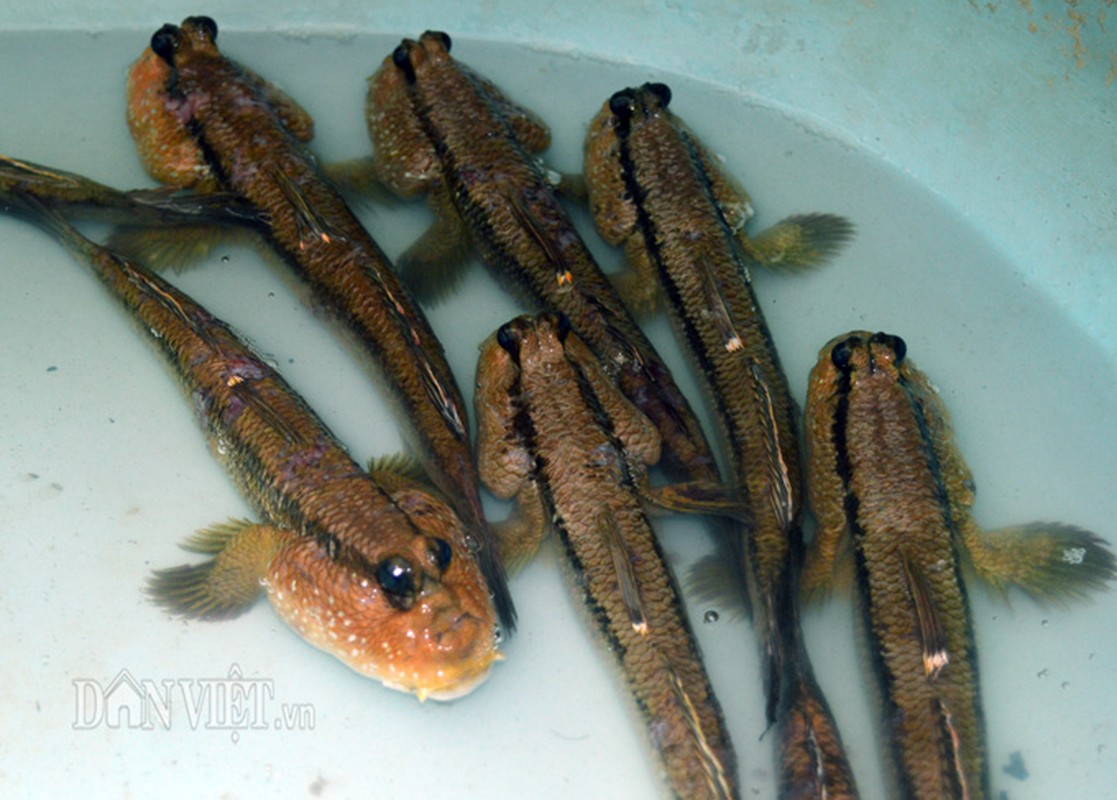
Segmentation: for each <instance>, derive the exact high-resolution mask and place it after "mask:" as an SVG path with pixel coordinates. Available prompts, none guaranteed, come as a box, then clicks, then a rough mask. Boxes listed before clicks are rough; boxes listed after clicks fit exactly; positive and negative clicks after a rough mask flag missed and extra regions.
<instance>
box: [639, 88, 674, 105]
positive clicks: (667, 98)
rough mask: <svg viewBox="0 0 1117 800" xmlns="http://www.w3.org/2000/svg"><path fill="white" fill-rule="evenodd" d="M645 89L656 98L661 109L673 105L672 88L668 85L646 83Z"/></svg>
mask: <svg viewBox="0 0 1117 800" xmlns="http://www.w3.org/2000/svg"><path fill="white" fill-rule="evenodd" d="M644 88H645V89H647V90H648V91H649V92H651V93H652V94H654V95H655V96H656V99H658V100H659V105H660V107H661V108H667V106H668V105H670V104H671V87H670V86H668V85H667V84H666V83H645V84H644Z"/></svg>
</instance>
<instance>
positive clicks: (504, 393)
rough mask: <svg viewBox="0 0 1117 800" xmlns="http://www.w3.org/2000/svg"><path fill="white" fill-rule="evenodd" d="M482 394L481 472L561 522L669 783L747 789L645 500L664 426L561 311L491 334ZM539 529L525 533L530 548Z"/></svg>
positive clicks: (712, 794) (481, 369)
mask: <svg viewBox="0 0 1117 800" xmlns="http://www.w3.org/2000/svg"><path fill="white" fill-rule="evenodd" d="M474 402H475V406H476V411H477V418H478V430H479V436H478V461H479V464H480V468H481V474H482V478H483V480H484V481H485V483H486V485H487V486H488V487H489V488H490V489H491V490H492V491H493V492H494V493H496V494H497V495H498V496H501V497H513V496H515V497H517V502H518V505H519V506H520V511H521V518H523V519H530V520H533V521H534V522H535V523H536V524H537V525H542V524H545V521H547V520H550V521H551V524H552V527H553V529H554V530H555V532H556V533H557V534H558V536H559V538H560V539H561V542H562V547H563V550H564V551H565V553H566V556H567V559H568V562H569V564H570V566H571V569H572V572H573V576H574V580H575V583H576V585H577V586H578V587H579V588H580V589H581V591H582V593H583V595H584V600H585V603H586V607H587V608H588V609H589V613H590V616H591V617H592V619H593V622H594V623H595V624H596V627H597V629H598V631H599V633H600V634H601V635H602V636H603V638H604V639H605V641H606V642H607V643H608V645H609V649H610V651H611V652H612V653H613V654H614V656H615V657H616V659H617V661H618V663H619V665H620V667H621V669H622V672H623V674H624V677H625V681H626V683H627V685H628V688H629V691H630V692H631V694H632V696H633V698H634V700H635V702H636V704H637V706H638V708H639V709H640V711H641V714H642V715H643V716H644V719H645V722H646V725H647V729H648V734H649V736H650V738H651V741H652V743H653V746H654V749H655V750H656V751H657V753H658V755H659V757H660V760H661V763H662V765H663V769H664V771H665V773H666V775H667V778H668V782H669V784H670V787H671V790H672V792H673V793H674V795H675V796H677V797H684V798H729V797H737V796H738V795H737V786H736V765H735V761H734V758H733V751H732V747H731V744H730V741H729V737H728V733H727V731H726V730H725V727H724V722H723V720H722V715H721V709H720V707H719V705H718V702H717V699H716V697H715V696H714V694H713V690H712V688H711V686H710V683H709V680H708V678H707V676H706V673H705V669H704V667H703V665H702V661H701V657H700V655H699V652H698V649H697V645H696V643H695V641H694V637H693V634H692V632H691V630H690V626H689V623H688V622H687V618H686V614H685V611H684V609H683V606H682V603H681V601H680V598H679V594H678V591H677V589H676V587H675V583H674V580H673V579H672V577H671V574H670V572H669V571H668V568H667V566H666V564H665V562H664V558H663V553H662V551H661V550H660V547H659V545H658V544H657V541H656V538H655V536H654V534H653V532H652V530H651V527H650V525H649V523H648V521H647V518H646V517H645V515H644V513H643V510H642V505H641V488H640V486H641V484H642V483H643V482H644V481H646V475H645V474H644V469H645V465H646V464H649V463H654V462H655V461H656V460H658V458H659V450H660V441H659V435H658V433H657V432H656V429H655V428H654V426H653V425H652V424H651V423H650V421H649V420H648V419H647V418H646V417H644V416H643V414H641V413H640V412H639V411H638V410H637V409H636V408H635V407H634V406H633V405H632V404H631V403H629V402H628V401H627V400H626V399H625V398H624V397H623V396H622V395H621V394H620V393H619V391H618V390H617V389H616V387H615V386H614V385H613V384H612V382H611V381H610V379H609V378H608V377H607V376H606V374H605V371H604V370H603V369H602V367H601V365H600V363H599V362H598V361H597V359H596V358H595V357H594V356H593V354H592V352H591V351H590V350H589V348H588V347H587V345H586V344H585V343H584V342H582V341H581V339H580V338H578V336H577V334H575V333H573V332H571V331H570V330H569V325H568V323H567V322H566V321H565V319H563V318H560V317H557V316H555V315H553V314H543V315H540V316H539V317H537V318H530V317H520V318H517V319H516V320H513V321H512V322H509V323H508V324H506V325H504V326H503V327H502V328H501V329H500V330H499V331H498V333H497V334H496V335H495V336H494V337H490V338H489V339H488V340H487V341H486V343H485V344H484V345H483V346H482V350H481V355H480V358H479V361H478V371H477V393H476V395H475V396H474ZM525 506H527V508H525ZM542 533H543V530H542V528H541V527H539V526H536V525H533V527H531V528H530V529H529V530H527V531H525V535H526V536H528V537H530V538H532V546H534V545H536V544H538V540H539V538H540V537H541V536H542Z"/></svg>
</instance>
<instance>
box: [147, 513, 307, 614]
mask: <svg viewBox="0 0 1117 800" xmlns="http://www.w3.org/2000/svg"><path fill="white" fill-rule="evenodd" d="M294 538H296V534H294V533H292V532H291V531H286V530H281V529H279V528H274V527H272V526H270V525H260V524H256V523H254V522H251V521H249V520H243V519H241V520H230V521H228V522H225V523H220V524H217V525H213V526H211V527H209V528H206V529H204V530H201V531H198V532H197V533H195V534H194V535H193V536H191V537H190V538H189V539H187V540H186V542H184V543H183V549H185V550H189V551H190V552H193V553H202V554H206V555H209V556H212V557H211V558H210V559H209V560H207V561H203V562H202V563H200V564H190V565H183V566H180V567H172V568H170V569H161V570H156V571H155V574H154V575H153V576H152V577H151V578H150V579H149V581H148V589H147V593H148V595H149V596H150V597H151V598H152V600H153V601H154V602H155V603H156V604H157V605H160V606H162V607H163V608H165V609H167V610H168V611H171V612H172V613H175V614H181V615H183V616H187V617H195V618H199V619H226V618H229V617H234V616H236V615H237V614H240V613H242V612H243V611H245V610H247V609H248V608H249V607H250V606H251V605H252V604H253V603H254V602H255V601H256V599H257V598H258V597H259V596H260V594H261V592H262V588H261V579H262V578H264V577H266V576H267V574H268V570H269V567H270V566H271V563H272V560H273V559H274V558H275V555H276V553H277V552H278V551H279V549H280V548H281V547H282V546H283V545H285V544H287V543H289V542H291V541H292V540H293V539H294Z"/></svg>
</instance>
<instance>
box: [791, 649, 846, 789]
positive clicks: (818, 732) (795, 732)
mask: <svg viewBox="0 0 1117 800" xmlns="http://www.w3.org/2000/svg"><path fill="white" fill-rule="evenodd" d="M793 648H794V649H795V650H796V651H797V652H789V653H786V654H785V656H786V661H785V667H786V668H785V670H784V675H783V678H782V682H781V693H782V698H781V702H780V709H779V719H778V720H777V731H778V734H777V735H778V737H779V741H778V744H777V748H778V751H779V753H780V793H779V794H780V797H781V798H787V799H788V800H792V799H793V798H794V799H795V800H799V799H800V798H801V799H802V800H806V799H807V798H818V797H825V798H830V800H852V798H856V797H857V796H858V794H857V786H856V783H855V782H854V779H853V770H852V769H851V768H850V765H849V759H848V758H847V757H846V753H845V747H844V746H843V745H842V739H841V735H840V734H839V732H838V727H837V724H836V723H835V722H834V717H833V714H831V712H830V706H829V705H828V704H827V702H826V698H825V697H824V696H823V694H822V690H821V689H820V688H819V686H818V683H817V681H816V680H815V677H814V672H813V670H812V669H811V667H810V662H809V661H808V660H807V656H806V651H805V650H803V649H802V639H801V638H798V639H797V643H796V644H795V645H793Z"/></svg>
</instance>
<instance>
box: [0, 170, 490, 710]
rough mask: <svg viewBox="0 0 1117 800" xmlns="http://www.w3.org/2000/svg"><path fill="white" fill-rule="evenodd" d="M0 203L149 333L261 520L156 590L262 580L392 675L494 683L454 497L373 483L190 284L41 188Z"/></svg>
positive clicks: (481, 604)
mask: <svg viewBox="0 0 1117 800" xmlns="http://www.w3.org/2000/svg"><path fill="white" fill-rule="evenodd" d="M0 208H5V209H6V210H9V211H14V212H17V213H21V214H23V215H25V216H29V217H31V218H32V219H33V220H34V221H36V222H39V223H43V224H45V226H46V227H47V228H48V229H49V230H51V231H52V232H53V233H55V234H56V235H57V236H59V237H60V238H61V239H62V241H63V242H64V243H66V244H67V245H68V246H69V247H70V248H71V249H73V250H74V251H76V252H77V253H78V254H80V255H81V256H83V257H84V258H85V259H86V260H87V261H88V263H89V264H90V265H91V267H92V269H93V271H94V273H95V274H96V275H97V276H98V277H99V278H100V279H101V281H102V283H103V284H104V285H105V286H106V287H107V288H108V289H109V290H110V291H111V292H112V293H113V294H114V295H115V296H116V297H117V298H118V299H119V300H120V302H121V304H122V305H123V306H124V308H125V309H126V310H127V311H128V312H129V314H130V315H131V316H132V317H133V318H134V319H135V320H136V321H137V322H138V323H139V324H140V325H141V326H142V327H143V329H144V330H145V331H146V332H148V333H149V334H150V335H151V337H152V338H153V339H154V340H155V342H156V343H157V345H158V347H159V349H160V351H161V352H162V354H163V355H164V356H165V357H166V359H167V360H168V361H169V363H170V365H171V366H172V368H173V370H174V372H175V373H176V374H177V376H178V377H179V378H180V380H181V381H182V384H183V386H184V388H185V390H186V392H187V395H188V396H189V398H190V399H191V402H192V405H193V407H194V409H195V412H196V413H197V414H198V416H199V418H200V420H201V421H202V424H203V427H204V429H205V432H206V435H207V438H208V439H209V441H210V443H211V446H212V448H213V450H214V452H215V453H216V454H217V455H218V457H219V459H220V460H221V461H222V462H223V463H224V465H225V466H226V468H227V469H228V471H229V473H230V475H231V476H232V477H233V478H234V480H235V482H236V483H237V484H238V486H239V487H240V489H241V491H242V492H243V494H244V495H245V497H246V498H247V499H248V500H249V501H250V502H251V503H252V504H253V505H254V506H255V507H256V509H257V510H258V511H259V513H260V514H261V516H262V518H263V522H261V523H258V524H253V523H250V522H247V521H236V522H230V523H227V524H222V525H217V526H214V527H213V528H211V529H209V530H207V531H203V532H201V533H200V534H198V535H196V536H195V537H194V538H193V539H191V540H190V541H189V542H188V543H187V549H191V550H194V551H196V552H201V553H206V554H209V555H211V556H213V558H212V559H211V560H210V561H208V562H206V563H204V564H200V565H196V566H189V567H180V568H177V569H172V570H166V571H162V572H159V573H157V574H156V577H155V579H154V581H153V585H152V593H153V595H154V596H155V598H156V599H157V600H159V601H160V602H161V603H163V604H164V605H167V606H168V607H170V608H172V609H174V610H175V611H178V612H181V613H185V614H188V615H193V616H200V617H220V616H228V615H231V614H235V613H238V612H239V611H241V610H243V609H244V608H246V607H247V606H248V605H250V604H251V603H252V602H253V601H254V600H255V599H256V598H257V597H258V595H259V594H260V591H261V588H263V589H265V590H266V592H267V594H268V597H269V600H270V601H271V603H272V605H273V607H274V608H275V609H276V611H277V612H278V613H279V615H280V616H281V617H282V618H283V619H284V620H285V621H286V622H287V623H288V624H289V625H291V626H292V627H293V628H295V629H296V630H297V631H298V632H299V633H300V634H301V635H302V636H303V637H304V638H305V639H307V641H309V642H310V643H312V644H314V645H315V646H317V647H319V648H322V649H324V650H326V651H327V652H329V653H331V654H332V655H334V656H335V657H337V658H338V659H340V660H341V661H343V662H344V663H346V664H348V665H349V666H350V667H352V668H353V669H355V670H357V671H358V672H360V673H362V674H365V675H368V676H371V677H374V678H376V679H378V680H380V681H382V682H384V683H385V685H387V686H390V687H392V688H395V689H400V690H403V691H407V692H412V693H415V694H417V695H418V696H419V697H420V698H426V697H432V698H438V699H450V698H453V697H457V696H460V695H462V694H465V693H467V692H469V691H470V690H472V689H473V688H474V687H475V686H476V685H478V684H479V683H480V682H481V681H483V680H484V679H485V677H486V676H487V675H488V673H489V670H490V667H491V665H492V663H493V661H494V660H496V659H497V658H498V657H499V656H498V652H497V649H496V644H495V642H496V636H495V634H496V618H495V613H494V610H493V606H492V603H491V600H490V598H489V595H488V590H487V587H486V585H485V582H484V578H483V576H482V575H481V573H480V570H479V569H478V567H477V565H476V563H475V561H474V560H473V559H472V558H471V557H470V552H469V548H468V544H467V541H466V535H465V532H464V529H463V527H462V524H461V522H460V521H459V520H458V518H457V517H456V516H455V514H454V513H453V511H452V509H451V508H450V507H449V506H447V505H446V504H445V503H444V502H443V501H441V500H440V499H438V498H436V497H435V496H434V495H432V494H430V493H429V492H427V491H424V490H423V489H421V488H420V487H418V486H416V485H400V486H395V487H392V488H391V489H389V488H387V487H386V486H385V485H383V484H382V483H380V482H378V481H377V480H375V479H373V477H371V476H370V475H369V474H368V473H367V472H365V471H364V470H363V469H362V468H361V467H360V466H359V465H358V464H356V463H355V462H354V461H353V459H352V458H351V457H350V456H349V455H348V453H347V452H346V450H345V448H344V447H343V446H342V445H341V444H340V443H339V442H338V441H337V440H336V439H335V438H334V436H333V435H332V434H331V433H330V431H329V430H328V429H327V428H326V426H325V425H324V424H323V423H322V421H321V420H320V419H318V417H317V416H316V415H315V414H314V412H313V411H312V410H311V409H310V408H309V407H307V405H306V404H305V403H304V402H303V400H302V399H301V398H300V397H299V396H298V395H297V394H296V393H295V392H294V391H293V390H292V389H291V388H290V387H289V386H288V385H287V384H286V383H285V382H284V381H283V379H282V377H281V376H280V375H279V374H278V373H277V372H276V371H275V370H274V369H273V368H272V367H270V366H269V365H268V364H267V363H265V362H264V361H263V360H261V359H260V358H259V357H258V356H257V355H256V354H255V353H254V352H253V351H252V350H251V349H250V348H249V347H247V346H246V345H245V344H244V343H243V342H241V341H240V340H239V339H238V338H237V337H236V335H235V334H234V333H233V332H232V331H231V330H230V329H229V328H228V327H227V326H226V325H225V324H224V323H222V322H221V321H220V320H217V319H215V318H214V317H213V316H211V315H210V314H209V313H208V312H207V311H206V310H205V309H204V308H202V307H201V306H200V305H198V304H197V303H196V302H194V301H193V300H192V299H191V298H190V297H188V296H187V295H186V294H184V293H182V292H180V291H178V290H177V289H175V288H174V287H173V286H171V285H170V284H169V283H167V282H166V281H164V280H162V279H161V278H159V277H158V276H157V275H155V274H154V273H152V272H150V271H149V270H147V269H146V268H144V267H143V266H141V265H139V264H137V263H135V262H132V261H129V260H127V259H124V258H122V257H119V256H117V255H115V254H113V253H111V252H110V251H108V250H106V249H104V248H102V247H100V246H98V245H96V244H94V243H92V242H90V241H89V240H87V239H85V238H83V237H82V236H81V235H80V234H79V233H78V232H77V231H76V230H75V229H73V228H72V227H71V226H70V225H69V223H67V222H66V221H65V220H64V219H63V218H62V217H61V216H59V215H58V214H57V213H56V212H54V211H52V210H50V209H48V208H47V207H46V206H45V205H43V204H42V203H41V201H40V200H38V199H36V198H35V197H33V196H30V195H27V194H19V193H12V192H9V191H6V190H3V189H0Z"/></svg>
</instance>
